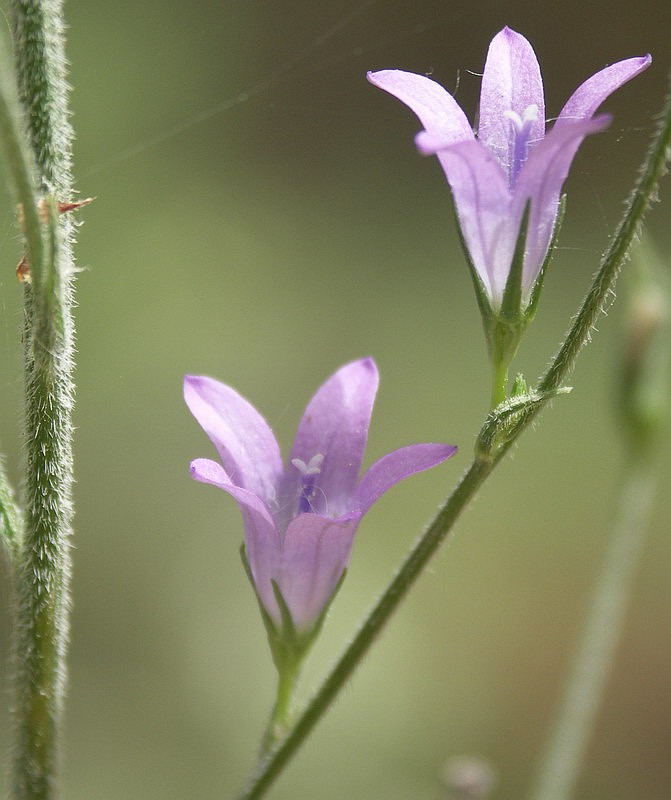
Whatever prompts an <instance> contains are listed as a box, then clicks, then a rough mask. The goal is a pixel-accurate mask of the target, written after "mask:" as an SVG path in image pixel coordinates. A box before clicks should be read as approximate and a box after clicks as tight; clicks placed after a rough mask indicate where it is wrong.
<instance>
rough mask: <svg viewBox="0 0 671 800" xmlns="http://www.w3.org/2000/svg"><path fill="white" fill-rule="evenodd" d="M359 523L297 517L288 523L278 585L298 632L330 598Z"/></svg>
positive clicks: (349, 551) (307, 516) (312, 515)
mask: <svg viewBox="0 0 671 800" xmlns="http://www.w3.org/2000/svg"><path fill="white" fill-rule="evenodd" d="M358 521H359V520H358V517H356V518H349V519H346V520H333V519H329V518H327V517H322V516H319V515H317V514H300V515H299V516H298V517H296V518H295V519H294V520H292V521H291V523H290V524H289V527H288V528H287V532H286V534H285V537H284V547H283V552H282V566H281V569H280V573H279V575H278V578H277V582H278V585H279V587H280V589H281V591H282V596H283V597H284V601H285V602H286V604H287V606H288V607H289V610H290V611H291V617H292V619H293V621H294V625H295V626H296V627H297V628H298V629H299V630H300V629H303V628H306V627H308V626H309V625H310V624H311V623H312V622H314V621H315V620H316V619H317V617H318V616H319V615H320V614H321V612H322V610H323V609H324V607H325V606H326V605H327V603H328V601H329V599H330V598H331V595H332V594H333V591H334V589H335V588H336V586H337V584H338V581H339V580H340V577H341V576H342V574H343V571H344V569H345V567H346V566H347V564H348V562H349V558H350V554H351V552H352V544H353V542H354V534H355V533H356V528H357V524H358ZM277 613H279V609H278V611H277Z"/></svg>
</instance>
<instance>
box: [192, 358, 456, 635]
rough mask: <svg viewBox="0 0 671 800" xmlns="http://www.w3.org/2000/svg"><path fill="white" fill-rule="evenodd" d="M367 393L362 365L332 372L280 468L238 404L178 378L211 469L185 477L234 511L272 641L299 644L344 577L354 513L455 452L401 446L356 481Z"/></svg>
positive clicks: (366, 362) (374, 381) (275, 452)
mask: <svg viewBox="0 0 671 800" xmlns="http://www.w3.org/2000/svg"><path fill="white" fill-rule="evenodd" d="M377 386H378V373H377V367H376V366H375V362H374V361H373V360H372V359H371V358H365V359H362V360H360V361H354V362H353V363H351V364H347V365H346V366H344V367H342V368H341V369H339V370H338V371H337V372H336V373H335V374H334V375H332V376H331V377H330V378H329V379H328V380H327V381H326V383H325V384H324V385H323V386H322V387H321V388H320V389H319V390H318V391H317V393H316V394H315V396H314V397H313V398H312V400H311V401H310V403H309V405H308V407H307V409H306V411H305V413H304V414H303V418H302V419H301V422H300V424H299V426H298V432H297V434H296V440H295V442H294V446H293V450H292V451H291V456H290V458H289V461H288V462H287V463H286V464H283V462H282V458H281V456H280V450H279V447H278V445H277V441H276V440H275V436H274V435H273V432H272V431H271V429H270V428H269V427H268V424H267V423H266V421H265V420H264V419H263V417H261V415H260V414H259V413H258V411H256V409H255V408H253V406H251V405H250V404H249V403H248V402H247V401H246V400H245V399H244V398H243V397H241V396H240V395H239V394H238V393H237V392H235V391H234V390H233V389H231V388H230V387H229V386H226V385H225V384H223V383H219V382H218V381H216V380H213V379H212V378H205V377H195V376H187V377H186V378H185V381H184V397H185V400H186V403H187V405H188V407H189V409H190V410H191V413H192V414H193V415H194V417H195V418H196V420H197V421H198V422H199V424H200V425H201V427H202V428H203V430H204V431H205V433H206V434H207V435H208V436H209V438H210V440H211V441H212V443H213V444H214V446H215V448H216V450H217V452H218V454H219V459H220V462H221V463H219V462H217V461H211V460H209V459H204V458H199V459H196V460H195V461H193V462H192V464H191V475H192V476H193V477H194V478H195V479H196V480H198V481H201V482H203V483H210V484H213V485H214V486H218V487H219V488H220V489H223V490H224V491H225V492H228V494H230V495H232V496H233V497H234V498H235V500H236V501H237V503H238V506H239V507H240V511H241V512H242V517H243V522H244V526H245V555H246V561H247V564H248V568H249V573H250V577H251V579H252V581H253V584H254V587H255V590H256V594H257V597H258V600H259V603H260V605H261V609H262V611H263V612H264V620H265V621H266V625H267V626H270V630H269V633H272V632H273V630H272V629H273V628H274V629H275V633H277V635H279V636H280V637H281V636H282V635H283V634H284V633H286V631H283V629H284V628H286V627H287V623H288V626H289V628H291V631H292V635H295V634H296V632H297V634H298V635H299V636H302V635H304V634H305V635H307V636H309V634H310V631H311V630H312V628H314V627H315V626H317V625H318V623H319V621H320V620H321V618H322V616H323V613H324V611H325V609H326V608H327V606H328V604H329V603H330V600H331V599H332V596H333V594H334V592H335V590H336V588H337V586H338V585H339V582H340V580H341V578H342V576H343V574H344V571H345V568H346V567H347V564H348V561H349V558H350V553H351V551H352V544H353V540H354V534H355V533H356V529H357V526H358V524H359V522H360V521H361V518H362V517H363V515H364V514H365V513H366V512H367V511H368V509H369V508H370V507H371V505H372V504H373V503H374V502H375V501H376V500H377V499H378V498H379V497H380V496H381V495H382V494H383V493H384V492H386V491H387V489H389V488H390V487H392V486H393V485H394V484H395V483H397V482H398V481H400V480H402V479H403V478H406V477H408V476H409V475H412V474H414V473H415V472H421V471H422V470H425V469H429V468H430V467H433V466H436V465H437V464H440V463H441V462H442V461H444V460H445V459H447V458H449V457H450V456H451V455H453V454H454V452H455V451H456V448H455V447H452V446H449V445H443V444H415V445H410V446H408V447H403V448H401V449H400V450H395V451H393V452H392V453H389V454H388V455H386V456H383V457H382V458H381V459H380V460H379V461H377V462H375V463H374V464H373V465H372V466H371V467H370V468H369V469H368V471H367V472H366V473H365V475H364V476H363V477H362V478H361V480H359V471H360V468H361V462H362V459H363V454H364V448H365V446H366V439H367V436H368V426H369V422H370V416H371V412H372V410H373V401H374V400H375V394H376V392H377ZM287 614H289V615H290V619H289V620H287V618H286V615H287ZM271 645H272V641H271Z"/></svg>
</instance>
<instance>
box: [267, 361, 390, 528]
mask: <svg viewBox="0 0 671 800" xmlns="http://www.w3.org/2000/svg"><path fill="white" fill-rule="evenodd" d="M377 385H378V373H377V367H376V366H375V362H374V361H373V359H372V358H363V359H361V360H360V361H354V362H352V363H351V364H347V365H345V366H344V367H341V368H340V369H339V370H338V371H337V372H336V373H335V374H334V375H332V376H331V377H330V378H329V379H328V380H327V381H326V383H324V385H323V386H321V388H320V389H318V390H317V393H316V394H315V396H314V397H313V398H312V400H311V401H310V403H309V404H308V407H307V408H306V409H305V413H304V414H303V418H302V419H301V422H300V425H299V426H298V432H297V433H296V440H295V442H294V448H293V450H292V451H291V462H292V463H291V464H290V465H289V467H288V468H287V476H288V477H287V481H286V483H285V487H284V490H283V493H282V495H283V497H284V498H286V497H298V495H299V494H300V486H301V481H302V479H303V477H304V473H303V474H302V473H301V472H300V470H299V469H298V468H297V467H296V466H295V465H294V464H293V462H299V463H300V462H302V464H304V465H308V464H310V463H311V462H313V459H314V458H315V456H323V459H320V460H319V463H318V466H317V470H316V474H314V475H312V476H311V480H310V485H311V486H312V487H313V489H314V491H315V493H316V495H317V496H318V498H319V507H320V510H321V508H322V507H323V508H324V509H325V511H326V513H328V514H329V515H333V516H339V515H340V514H342V513H345V512H346V511H349V510H350V504H351V499H352V497H353V496H354V492H355V488H356V483H357V480H358V477H359V471H360V469H361V461H362V459H363V453H364V449H365V447H366V439H367V438H368V426H369V424H370V416H371V413H372V411H373V402H374V401H375V395H376V393H377Z"/></svg>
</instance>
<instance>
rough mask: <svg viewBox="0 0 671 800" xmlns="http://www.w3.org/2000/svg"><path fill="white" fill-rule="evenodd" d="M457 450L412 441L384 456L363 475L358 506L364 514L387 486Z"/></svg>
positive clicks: (432, 464) (452, 447) (428, 466)
mask: <svg viewBox="0 0 671 800" xmlns="http://www.w3.org/2000/svg"><path fill="white" fill-rule="evenodd" d="M456 452H457V448H456V447H454V446H453V445H449V444H411V445H409V446H408V447H401V448H400V449H399V450H394V451H393V452H391V453H387V455H386V456H382V458H381V459H379V461H376V462H375V463H374V464H373V465H372V466H371V467H370V469H369V470H368V471H367V472H366V474H365V475H364V476H363V478H362V480H361V483H360V484H359V488H358V489H357V493H356V507H357V509H358V510H359V512H360V513H361V516H363V515H364V514H365V513H366V512H367V511H368V509H369V508H370V507H371V506H372V505H373V503H374V502H375V501H376V500H377V499H378V498H379V497H381V495H383V494H384V493H385V492H386V491H387V489H391V487H392V486H394V484H396V483H398V482H399V481H402V480H403V478H407V477H409V476H410V475H414V474H415V473H416V472H423V471H424V470H426V469H431V467H435V466H437V465H438V464H441V463H442V462H443V461H445V460H446V459H448V458H450V456H453V455H454V454H455V453H456Z"/></svg>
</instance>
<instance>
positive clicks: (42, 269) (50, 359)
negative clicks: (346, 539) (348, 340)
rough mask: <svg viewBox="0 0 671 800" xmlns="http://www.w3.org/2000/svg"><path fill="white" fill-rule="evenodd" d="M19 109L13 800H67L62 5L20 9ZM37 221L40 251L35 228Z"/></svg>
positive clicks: (68, 456)
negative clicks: (22, 158) (22, 224)
mask: <svg viewBox="0 0 671 800" xmlns="http://www.w3.org/2000/svg"><path fill="white" fill-rule="evenodd" d="M11 24H12V30H13V36H14V49H15V60H16V72H17V80H18V97H19V106H20V109H21V112H22V116H23V120H22V124H23V127H24V130H25V134H26V137H27V139H28V142H29V146H28V148H27V149H28V151H29V153H30V158H31V170H30V171H31V173H32V175H33V176H34V178H33V192H34V193H35V194H36V195H37V198H38V201H39V207H38V206H36V204H35V201H34V200H31V201H30V202H28V201H26V200H25V199H24V197H25V193H24V192H23V191H22V187H21V186H20V185H18V186H16V187H15V188H16V190H17V194H18V195H19V199H20V201H21V203H22V206H23V208H22V211H23V217H24V219H25V220H26V234H27V242H26V244H27V256H28V263H29V270H30V281H28V282H26V283H25V284H24V286H25V294H24V334H23V335H24V355H25V365H24V374H25V408H24V425H25V443H24V448H25V477H24V485H23V508H24V533H23V539H22V542H21V546H20V548H19V549H18V555H17V559H16V566H15V581H16V595H17V597H16V620H15V632H14V636H15V641H14V654H13V655H14V671H15V674H14V691H15V696H14V719H13V723H14V751H13V759H12V772H11V783H10V786H11V795H12V797H13V798H14V800H50V798H53V797H55V796H56V795H57V779H58V765H59V752H58V743H59V733H60V727H61V718H62V711H63V698H64V691H65V683H66V664H65V657H66V650H67V641H68V616H69V605H70V600H69V591H70V552H69V551H70V536H71V520H72V420H71V416H72V406H73V394H74V390H73V380H72V372H73V349H74V330H73V323H72V303H73V297H72V280H73V274H74V268H73V257H72V244H73V230H72V224H71V222H70V221H69V220H68V219H67V217H66V216H63V217H60V218H59V214H58V202H59V201H61V202H65V201H69V200H70V199H71V193H72V179H71V174H70V167H71V139H72V133H71V128H70V125H69V121H68V113H67V94H68V87H67V82H66V75H65V54H64V37H63V27H64V26H63V17H62V3H61V2H60V1H59V0H42V1H41V2H40V0H13V2H12V3H11ZM34 215H37V218H38V222H37V224H38V227H39V237H38V238H39V239H40V242H39V244H37V245H35V244H34V243H33V241H32V239H33V238H34V236H35V232H34V230H33V227H34V226H33V224H32V223H30V220H32V219H34Z"/></svg>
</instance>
